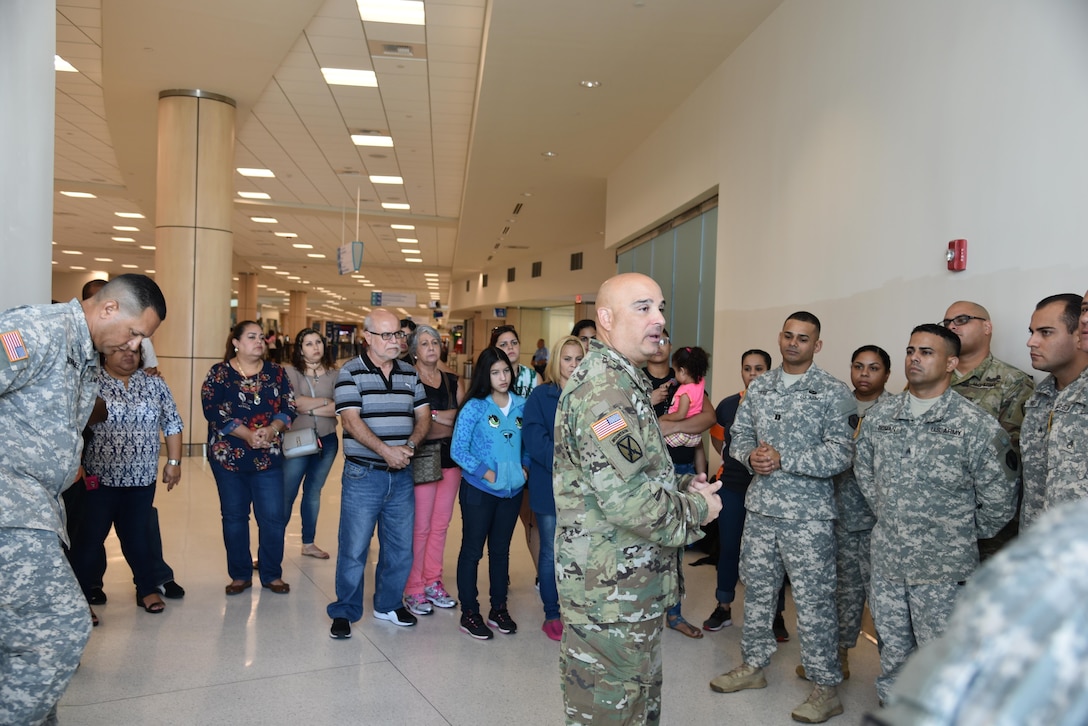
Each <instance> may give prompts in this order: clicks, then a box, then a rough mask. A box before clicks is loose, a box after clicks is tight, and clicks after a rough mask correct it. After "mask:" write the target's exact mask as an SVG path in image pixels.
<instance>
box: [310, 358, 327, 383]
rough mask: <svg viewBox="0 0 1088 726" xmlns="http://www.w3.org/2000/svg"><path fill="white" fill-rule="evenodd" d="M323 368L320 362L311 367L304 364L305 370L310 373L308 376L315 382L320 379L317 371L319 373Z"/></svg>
mask: <svg viewBox="0 0 1088 726" xmlns="http://www.w3.org/2000/svg"><path fill="white" fill-rule="evenodd" d="M323 367H324V366H322V365H321V363H320V362H318V363H317V364H316V365H311V364H309V363H307V364H306V369H307V370H308V371H309V372H310V375H311V376H313V379H314V380H315V381H316V380H317V379H318V378H319V377H320V375H319V374H318V371H320V370H321V369H322V368H323Z"/></svg>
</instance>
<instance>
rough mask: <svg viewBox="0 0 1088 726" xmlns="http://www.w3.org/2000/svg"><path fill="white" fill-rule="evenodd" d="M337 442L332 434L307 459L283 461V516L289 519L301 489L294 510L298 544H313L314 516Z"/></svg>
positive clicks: (334, 455)
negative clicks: (298, 516)
mask: <svg viewBox="0 0 1088 726" xmlns="http://www.w3.org/2000/svg"><path fill="white" fill-rule="evenodd" d="M339 448H340V442H339V440H338V439H337V437H336V432H335V431H334V432H332V433H331V434H328V435H327V436H322V437H321V451H319V452H317V453H316V454H310V455H309V456H300V457H298V458H295V459H284V460H283V501H284V513H285V515H286V517H287V519H288V520H290V519H291V509H292V508H293V507H294V506H295V498H296V497H297V496H298V489H299V486H301V487H302V503H301V504H300V505H299V507H298V511H299V514H301V515H302V544H313V542H314V535H315V534H316V532H317V515H318V512H320V510H321V488H322V487H323V486H325V479H326V478H328V476H329V470H330V469H332V465H333V463H334V462H335V461H336V452H337V451H338V450H339Z"/></svg>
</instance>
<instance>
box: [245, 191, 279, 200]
mask: <svg viewBox="0 0 1088 726" xmlns="http://www.w3.org/2000/svg"><path fill="white" fill-rule="evenodd" d="M238 196H240V197H241V198H242V199H271V198H272V197H271V196H270V195H268V194H265V193H264V192H238Z"/></svg>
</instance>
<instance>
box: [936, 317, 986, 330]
mask: <svg viewBox="0 0 1088 726" xmlns="http://www.w3.org/2000/svg"><path fill="white" fill-rule="evenodd" d="M985 319H986V318H980V317H979V316H977V315H957V316H956V317H954V318H945V319H944V320H942V321H941V325H943V326H944V327H946V328H948V327H951V326H952V325H955V326H956V327H957V328H960V327H963V326H964V325H967V323H969V322H971V321H972V320H985Z"/></svg>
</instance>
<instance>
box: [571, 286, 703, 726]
mask: <svg viewBox="0 0 1088 726" xmlns="http://www.w3.org/2000/svg"><path fill="white" fill-rule="evenodd" d="M663 305H664V300H663V299H662V297H661V289H660V288H659V287H658V286H657V283H655V282H654V281H653V280H652V279H650V278H649V277H646V276H645V275H639V274H634V273H628V274H624V275H618V276H616V277H613V278H611V279H609V280H606V281H605V283H604V284H603V285H602V286H601V289H600V292H598V293H597V334H598V336H599V338H598V340H591V341H590V347H589V351H588V352H587V353H586V356H585V359H584V360H583V361H582V363H581V365H580V366H579V367H578V369H577V370H576V371H575V372H574V375H572V376H571V377H570V380H569V381H568V382H567V385H566V387H565V388H564V389H563V393H562V395H561V396H560V398H559V410H558V413H557V415H556V424H555V462H554V475H555V481H554V487H555V509H556V523H557V528H556V547H555V557H556V578H557V580H558V585H559V599H560V610H561V613H562V620H563V640H562V646H561V655H560V673H561V678H562V688H563V701H564V706H565V710H566V719H567V723H569V724H656V723H658V722H659V721H660V719H661V684H662V672H661V632H662V628H663V626H664V615H665V611H666V610H667V609H668V608H669V606H671V605H673V604H674V603H676V602H678V601H679V599H680V592H679V590H680V587H679V580H680V571H679V562H680V559H679V558H680V554H681V552H682V550H681V549H680V548H682V547H683V546H684V545H685V544H688V543H690V542H694V541H696V540H698V539H699V538H700V537H702V534H703V533H702V530H701V529H700V526H701V525H705V524H707V523H708V522H710V521H712V520H713V519H714V518H715V517H716V516H717V514H718V512H719V511H720V509H721V500H720V499H719V498H718V497H717V496H715V495H714V492H716V491H717V489H718V487H719V486H720V485H719V484H712V485H708V484H707V483H706V475H705V474H701V475H699V476H696V477H694V478H693V477H691V476H690V475H686V476H683V477H677V475H676V472H675V470H674V469H673V465H672V459H671V458H670V457H669V455H668V451H667V448H666V446H665V440H664V438H663V437H662V435H661V429H660V427H659V426H658V423H657V417H656V416H654V411H653V406H652V405H651V403H650V390H649V385H650V384H649V381H648V380H647V378H646V376H644V375H643V374H642V372H641V371H640V370H639V368H640V367H641V366H643V365H645V363H646V361H647V360H648V359H649V357H650V354H651V353H652V352H653V351H654V349H656V348H657V346H658V345H659V341H660V338H661V330H662V328H663V326H664V318H663V317H662V315H661V308H662V306H663ZM685 490H687V491H685Z"/></svg>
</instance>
